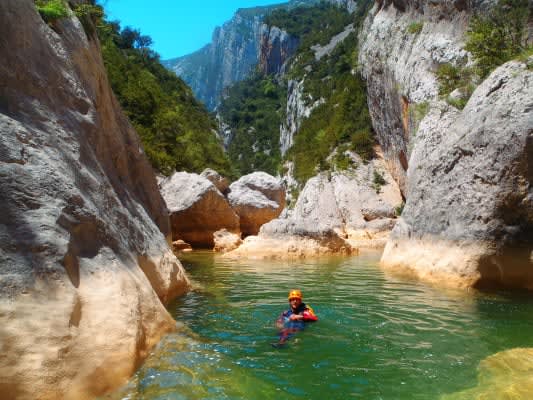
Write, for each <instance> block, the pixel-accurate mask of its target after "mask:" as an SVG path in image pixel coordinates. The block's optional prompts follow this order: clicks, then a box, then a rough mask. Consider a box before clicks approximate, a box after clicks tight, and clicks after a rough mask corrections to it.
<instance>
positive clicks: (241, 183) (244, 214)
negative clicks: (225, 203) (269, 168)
mask: <svg viewBox="0 0 533 400" xmlns="http://www.w3.org/2000/svg"><path fill="white" fill-rule="evenodd" d="M228 200H229V202H230V204H231V207H233V209H234V210H235V212H236V213H237V214H238V215H239V217H240V227H241V231H242V233H243V234H244V235H256V234H257V233H258V232H259V228H261V226H262V225H263V224H265V223H267V222H268V221H271V220H273V219H274V218H276V217H277V216H278V215H279V214H280V213H281V211H282V210H283V208H284V207H285V188H284V187H283V185H282V184H281V181H280V180H279V179H277V178H274V177H273V176H271V175H269V174H267V173H266V172H253V173H251V174H248V175H245V176H242V177H241V178H240V179H239V180H238V181H236V182H233V183H232V184H231V185H230V192H229V194H228Z"/></svg>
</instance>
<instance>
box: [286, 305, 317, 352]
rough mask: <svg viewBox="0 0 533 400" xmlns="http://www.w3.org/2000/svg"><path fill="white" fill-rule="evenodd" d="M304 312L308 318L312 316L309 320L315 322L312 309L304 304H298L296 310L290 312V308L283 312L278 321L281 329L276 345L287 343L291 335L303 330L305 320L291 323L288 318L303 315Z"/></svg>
mask: <svg viewBox="0 0 533 400" xmlns="http://www.w3.org/2000/svg"><path fill="white" fill-rule="evenodd" d="M304 312H306V314H307V315H308V316H312V319H309V320H311V321H312V320H316V316H315V313H314V312H313V309H312V308H311V307H308V306H307V305H306V304H305V303H300V305H299V306H298V308H296V310H294V311H293V310H292V308H289V309H288V310H287V311H284V312H283V313H282V314H281V316H280V317H279V319H278V322H280V323H281V324H283V328H282V329H281V330H280V332H279V342H278V344H283V343H285V341H287V340H288V339H289V338H290V337H291V336H292V335H294V334H295V333H296V332H298V331H301V330H303V329H304V328H305V320H298V321H291V320H290V317H291V315H293V314H296V315H303V314H304Z"/></svg>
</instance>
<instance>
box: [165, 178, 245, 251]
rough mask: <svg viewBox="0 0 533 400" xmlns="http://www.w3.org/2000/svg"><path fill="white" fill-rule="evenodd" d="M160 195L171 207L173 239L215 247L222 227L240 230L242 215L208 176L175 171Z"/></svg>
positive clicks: (166, 181) (235, 231) (236, 231)
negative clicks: (239, 214) (214, 234)
mask: <svg viewBox="0 0 533 400" xmlns="http://www.w3.org/2000/svg"><path fill="white" fill-rule="evenodd" d="M161 194H162V195H163V198H164V199H165V201H166V203H167V207H168V208H169V210H170V222H171V228H172V239H173V240H178V239H182V240H184V241H186V242H187V243H190V244H191V245H192V246H193V247H208V248H212V247H213V245H214V240H213V233H215V232H216V231H218V230H219V229H222V228H226V229H227V230H228V231H230V232H233V233H237V234H239V233H240V230H239V216H238V215H237V214H236V213H235V212H234V210H233V209H232V208H231V206H230V204H229V203H228V201H227V200H226V198H225V197H224V196H223V195H222V193H220V191H219V190H218V189H217V188H216V187H215V185H213V183H211V182H210V181H209V180H207V178H204V177H202V176H200V175H198V174H190V173H188V172H176V173H174V175H172V176H171V177H169V178H168V179H166V180H165V181H163V182H162V183H161Z"/></svg>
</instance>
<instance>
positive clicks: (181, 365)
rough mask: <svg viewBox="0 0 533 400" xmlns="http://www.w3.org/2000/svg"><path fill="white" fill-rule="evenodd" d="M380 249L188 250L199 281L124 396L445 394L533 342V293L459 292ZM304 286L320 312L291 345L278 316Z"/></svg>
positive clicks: (174, 307) (382, 397)
mask: <svg viewBox="0 0 533 400" xmlns="http://www.w3.org/2000/svg"><path fill="white" fill-rule="evenodd" d="M378 261H379V254H378V253H368V254H363V255H361V256H359V257H351V258H329V259H321V260H315V261H298V262H293V263H285V262H265V261H250V260H247V261H239V262H234V261H227V260H224V259H222V258H220V256H218V255H214V254H212V253H210V252H204V253H192V254H189V255H186V256H184V258H183V259H182V263H183V264H184V266H185V267H186V269H187V272H188V274H189V276H190V277H191V278H192V280H193V281H194V282H195V286H197V287H198V288H197V289H196V290H195V291H193V292H191V293H189V294H188V295H186V296H184V297H182V298H179V299H177V300H176V301H175V302H173V303H172V304H170V306H169V311H170V312H171V314H172V315H173V317H174V318H175V319H176V320H177V321H179V326H180V329H179V331H178V333H175V334H171V335H169V336H167V337H166V338H165V339H164V340H163V341H162V342H161V343H160V344H159V345H158V346H157V348H156V349H155V350H154V352H153V354H152V355H151V356H150V357H149V358H148V360H147V361H146V363H145V364H144V365H143V367H142V368H141V369H140V370H139V371H138V373H137V374H136V375H135V376H134V377H133V378H132V380H131V381H130V382H129V384H128V385H127V386H126V387H125V388H123V389H122V390H120V391H118V392H117V393H115V394H114V395H113V396H111V397H112V398H114V399H115V398H116V399H136V400H140V399H143V400H148V399H150V400H155V399H158V400H163V399H188V400H189V399H190V400H196V399H213V400H214V399H320V400H326V399H328V400H329V399H343V400H344V399H349V398H356V399H365V400H403V399H405V400H413V399H424V400H427V399H439V398H440V396H441V395H443V394H449V393H453V392H457V391H460V390H464V389H467V388H470V387H473V386H476V385H477V372H476V368H477V366H478V364H479V362H480V361H481V360H483V359H484V358H485V357H487V356H489V355H491V354H494V353H496V352H499V351H502V350H506V349H511V348H514V347H533V335H532V334H531V332H533V300H532V299H531V298H530V296H528V295H525V294H523V295H517V294H514V295H512V296H511V295H509V294H506V293H497V294H482V293H478V292H465V291H449V290H443V289H438V288H433V287H430V286H426V285H424V284H421V283H418V282H415V281H410V280H404V279H401V278H398V277H394V276H389V275H387V274H385V272H384V271H382V270H381V269H380V268H379V267H378V266H377V263H378ZM292 288H300V289H302V291H303V293H304V301H305V302H306V303H308V304H310V305H311V306H312V307H313V308H314V310H315V312H316V313H317V315H318V316H319V318H320V320H319V322H317V323H314V324H309V325H308V326H307V328H306V329H305V331H303V332H299V333H298V334H297V335H296V336H295V337H293V338H292V339H291V341H290V342H289V344H288V345H287V346H286V347H285V348H283V349H275V348H273V347H272V346H271V342H273V341H275V339H276V329H275V327H274V321H275V319H276V318H277V316H278V315H279V314H280V313H281V312H282V311H283V310H284V309H285V308H287V301H286V296H287V292H288V291H289V290H290V289H292Z"/></svg>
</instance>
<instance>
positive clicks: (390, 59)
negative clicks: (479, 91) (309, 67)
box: [359, 0, 488, 194]
mask: <svg viewBox="0 0 533 400" xmlns="http://www.w3.org/2000/svg"><path fill="white" fill-rule="evenodd" d="M487 2H488V1H485V0H481V1H479V2H474V3H468V2H457V1H452V0H444V1H439V2H434V1H429V0H423V1H414V0H405V1H390V0H387V1H377V2H376V3H375V4H374V7H373V8H372V10H371V11H370V12H369V14H368V16H367V18H366V20H365V23H364V27H363V30H362V32H361V34H360V41H361V45H360V52H359V64H360V65H361V67H362V71H361V72H362V74H363V76H364V77H365V78H366V81H367V89H368V105H369V111H370V116H371V118H372V125H373V127H374V129H375V131H376V135H377V138H378V141H379V143H380V145H381V147H382V148H383V152H384V155H385V159H386V160H387V163H388V167H389V169H390V171H391V173H392V175H393V176H394V179H395V180H396V181H397V182H398V184H399V185H400V188H401V190H402V192H403V193H404V194H405V191H406V184H407V183H406V171H407V168H408V164H409V157H410V150H411V149H412V146H411V145H410V140H411V138H412V137H413V136H414V135H415V133H416V130H417V127H418V122H419V121H418V120H417V117H416V114H417V113H416V109H417V105H418V104H421V103H424V102H427V101H432V100H436V99H437V97H438V83H437V80H436V77H435V74H434V71H435V70H436V69H437V68H438V66H439V65H441V64H444V63H450V64H453V65H469V63H470V61H469V58H468V53H467V52H466V51H465V50H463V46H464V43H463V41H464V35H465V29H466V28H467V27H468V21H469V19H470V17H471V15H472V14H473V12H474V10H473V9H472V7H476V8H475V10H479V8H480V7H482V5H483V4H484V3H487ZM413 24H419V26H420V31H419V32H417V31H414V32H413V33H410V28H411V27H412V26H413Z"/></svg>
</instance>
